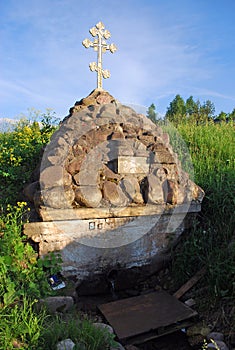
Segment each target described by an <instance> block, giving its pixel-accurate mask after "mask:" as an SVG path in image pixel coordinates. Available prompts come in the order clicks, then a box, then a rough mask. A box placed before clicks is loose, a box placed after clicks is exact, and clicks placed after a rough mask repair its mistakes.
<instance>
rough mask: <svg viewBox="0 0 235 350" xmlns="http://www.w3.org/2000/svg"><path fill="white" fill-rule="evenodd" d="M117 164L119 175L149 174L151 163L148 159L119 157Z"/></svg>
mask: <svg viewBox="0 0 235 350" xmlns="http://www.w3.org/2000/svg"><path fill="white" fill-rule="evenodd" d="M117 164H118V169H117V170H118V173H119V174H148V173H149V161H148V158H146V157H133V156H119V157H118V159H117Z"/></svg>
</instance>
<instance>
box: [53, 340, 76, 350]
mask: <svg viewBox="0 0 235 350" xmlns="http://www.w3.org/2000/svg"><path fill="white" fill-rule="evenodd" d="M74 347H75V344H74V342H73V341H72V340H71V339H65V340H62V341H60V342H59V343H58V344H57V346H56V349H57V350H72V349H73V348H74Z"/></svg>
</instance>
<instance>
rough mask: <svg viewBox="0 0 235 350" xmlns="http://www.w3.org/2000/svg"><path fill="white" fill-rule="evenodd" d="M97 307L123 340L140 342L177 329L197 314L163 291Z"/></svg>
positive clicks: (130, 342)
mask: <svg viewBox="0 0 235 350" xmlns="http://www.w3.org/2000/svg"><path fill="white" fill-rule="evenodd" d="M98 308H99V310H100V311H101V313H102V314H103V316H104V317H105V319H106V320H107V321H108V323H109V324H110V325H111V326H112V327H113V329H114V332H115V333H116V335H117V337H118V339H119V340H120V341H121V342H122V343H124V344H139V343H143V342H145V341H146V340H149V339H153V338H157V337H159V336H160V335H164V334H167V333H171V332H174V331H176V330H178V329H180V328H182V327H183V326H182V325H183V324H184V326H185V321H188V320H190V319H191V318H193V317H195V316H196V315H197V312H196V311H194V310H192V309H191V308H189V307H187V306H186V305H184V304H183V303H181V302H180V301H178V300H177V299H176V298H175V297H173V296H171V295H169V294H168V293H166V292H164V291H160V292H153V293H149V294H145V295H140V296H137V297H133V298H128V299H123V300H118V301H114V302H111V303H107V304H102V305H99V306H98Z"/></svg>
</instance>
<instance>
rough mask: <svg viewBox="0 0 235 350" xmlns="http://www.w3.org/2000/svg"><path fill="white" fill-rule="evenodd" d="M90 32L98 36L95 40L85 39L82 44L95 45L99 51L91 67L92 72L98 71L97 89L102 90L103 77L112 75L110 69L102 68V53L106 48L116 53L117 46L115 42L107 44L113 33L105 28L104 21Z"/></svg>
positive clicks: (95, 48)
mask: <svg viewBox="0 0 235 350" xmlns="http://www.w3.org/2000/svg"><path fill="white" fill-rule="evenodd" d="M90 33H91V35H92V36H93V37H96V36H97V37H98V38H96V39H95V40H94V41H93V42H92V41H90V40H89V39H85V40H83V42H82V45H83V46H85V48H86V49H88V47H93V48H94V50H95V51H97V63H96V62H91V63H90V65H89V67H90V70H91V71H92V72H94V71H96V72H97V89H100V90H102V77H103V78H104V79H106V78H109V77H110V72H109V70H108V69H105V70H104V69H103V68H102V53H104V52H106V50H109V51H110V52H111V53H114V52H115V51H116V50H117V48H116V46H115V45H114V44H110V45H107V44H106V41H105V39H109V38H110V36H111V34H110V32H109V31H108V30H107V29H105V27H104V24H103V23H102V22H99V23H97V24H96V26H95V27H92V28H91V29H90Z"/></svg>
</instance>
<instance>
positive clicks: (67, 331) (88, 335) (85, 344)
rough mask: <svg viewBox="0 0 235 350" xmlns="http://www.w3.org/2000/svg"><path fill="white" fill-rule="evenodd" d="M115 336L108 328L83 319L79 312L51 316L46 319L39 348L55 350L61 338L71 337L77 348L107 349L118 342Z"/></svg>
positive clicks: (89, 349) (79, 349)
mask: <svg viewBox="0 0 235 350" xmlns="http://www.w3.org/2000/svg"><path fill="white" fill-rule="evenodd" d="M114 337H115V336H114V334H110V333H109V332H108V331H107V330H105V329H100V328H97V327H95V326H94V325H93V324H92V322H91V321H90V320H89V319H88V318H85V319H82V320H81V319H80V318H79V316H78V315H77V314H76V315H71V316H68V317H66V319H63V318H62V317H60V316H57V317H53V316H51V317H50V318H47V320H46V323H45V327H44V331H43V333H42V335H41V338H40V342H39V343H40V346H39V349H47V350H54V349H55V348H56V344H57V343H58V342H59V341H60V340H63V339H68V338H69V339H71V340H72V341H73V342H74V343H75V345H76V346H75V349H78V350H82V349H86V350H105V349H110V347H111V346H114V345H115V344H116V343H115V341H114Z"/></svg>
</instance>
